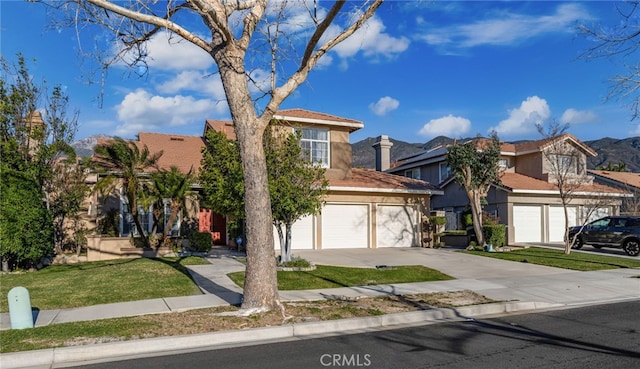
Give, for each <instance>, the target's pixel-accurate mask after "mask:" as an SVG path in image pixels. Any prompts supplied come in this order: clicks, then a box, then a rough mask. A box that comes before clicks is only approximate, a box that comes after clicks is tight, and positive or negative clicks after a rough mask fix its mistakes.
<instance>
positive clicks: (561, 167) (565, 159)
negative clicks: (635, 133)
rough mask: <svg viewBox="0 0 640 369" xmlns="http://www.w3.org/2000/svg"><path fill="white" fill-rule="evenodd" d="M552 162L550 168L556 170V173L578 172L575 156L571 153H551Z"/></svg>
mask: <svg viewBox="0 0 640 369" xmlns="http://www.w3.org/2000/svg"><path fill="white" fill-rule="evenodd" d="M551 160H553V162H552V163H551V165H552V170H554V171H556V170H557V171H558V173H561V174H564V173H567V174H578V165H577V158H576V157H575V156H573V155H561V154H557V155H553V156H551Z"/></svg>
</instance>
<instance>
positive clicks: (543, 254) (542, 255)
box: [463, 247, 640, 271]
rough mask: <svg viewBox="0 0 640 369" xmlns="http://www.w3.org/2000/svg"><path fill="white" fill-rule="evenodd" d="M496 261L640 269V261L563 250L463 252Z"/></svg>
mask: <svg viewBox="0 0 640 369" xmlns="http://www.w3.org/2000/svg"><path fill="white" fill-rule="evenodd" d="M463 252H467V253H470V254H474V255H481V256H486V257H491V258H496V259H503V260H511V261H518V262H524V261H525V260H526V262H527V263H531V264H539V265H546V266H551V267H556V268H564V269H572V270H580V271H590V270H603V269H616V268H640V260H633V259H627V258H619V257H615V256H606V255H595V254H587V253H583V252H571V254H569V255H565V254H564V252H563V250H554V249H547V248H541V247H531V248H528V249H522V250H514V251H509V252H484V251H463Z"/></svg>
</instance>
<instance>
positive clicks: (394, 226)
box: [376, 205, 418, 247]
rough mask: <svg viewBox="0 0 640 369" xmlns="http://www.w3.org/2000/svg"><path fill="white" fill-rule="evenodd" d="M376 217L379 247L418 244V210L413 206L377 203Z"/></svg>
mask: <svg viewBox="0 0 640 369" xmlns="http://www.w3.org/2000/svg"><path fill="white" fill-rule="evenodd" d="M376 218H377V219H376V236H377V239H378V246H379V247H411V246H418V236H417V233H416V229H417V224H418V211H417V210H416V208H415V207H414V206H405V205H378V207H377V211H376Z"/></svg>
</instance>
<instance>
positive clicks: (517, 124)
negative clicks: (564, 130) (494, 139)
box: [490, 96, 551, 136]
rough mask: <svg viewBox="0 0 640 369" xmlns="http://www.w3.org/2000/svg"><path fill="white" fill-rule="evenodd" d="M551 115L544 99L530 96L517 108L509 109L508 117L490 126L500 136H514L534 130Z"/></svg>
mask: <svg viewBox="0 0 640 369" xmlns="http://www.w3.org/2000/svg"><path fill="white" fill-rule="evenodd" d="M550 116H551V109H549V104H547V101H546V100H545V99H541V98H539V97H538V96H530V97H528V98H527V99H526V100H524V101H523V102H522V103H521V104H520V107H519V108H516V109H511V110H509V117H508V118H507V119H505V120H503V121H501V122H500V123H498V125H497V126H496V127H491V128H490V131H492V130H495V131H496V132H497V133H498V135H500V136H515V135H521V134H527V133H531V132H535V130H536V125H538V124H544V122H545V121H546V120H547V119H549V117H550Z"/></svg>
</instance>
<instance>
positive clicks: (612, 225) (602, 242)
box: [569, 216, 640, 256]
mask: <svg viewBox="0 0 640 369" xmlns="http://www.w3.org/2000/svg"><path fill="white" fill-rule="evenodd" d="M580 228H582V227H579V226H578V227H571V228H569V239H570V240H572V239H573V237H574V236H575V235H576V234H577V235H578V236H577V239H576V242H575V243H574V245H573V248H574V249H580V248H581V247H582V246H583V245H591V246H593V247H595V248H597V249H599V248H601V247H622V249H623V250H624V252H626V253H627V255H629V256H638V254H640V217H624V216H617V217H613V216H612V217H604V218H601V219H598V220H594V221H593V222H591V223H589V224H587V225H585V226H584V228H582V232H580Z"/></svg>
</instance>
